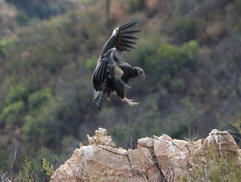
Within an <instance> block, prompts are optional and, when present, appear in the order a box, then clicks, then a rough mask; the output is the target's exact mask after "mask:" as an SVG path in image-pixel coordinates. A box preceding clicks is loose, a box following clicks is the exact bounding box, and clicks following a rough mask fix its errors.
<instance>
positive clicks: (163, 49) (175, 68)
mask: <svg viewBox="0 0 241 182" xmlns="http://www.w3.org/2000/svg"><path fill="white" fill-rule="evenodd" d="M198 47H199V46H198V43H197V42H196V41H190V42H187V43H185V44H183V46H182V47H178V46H174V45H170V44H162V45H161V46H160V47H159V48H158V50H157V52H156V53H155V54H153V55H150V56H149V57H147V58H146V60H145V61H146V64H147V66H148V67H149V69H150V70H152V72H153V73H154V74H156V75H157V76H158V77H159V75H160V74H162V75H163V78H164V77H165V76H164V75H166V76H167V77H166V78H168V75H170V76H171V77H173V76H175V75H176V74H177V73H178V72H179V71H180V70H181V69H182V68H184V67H189V68H192V66H193V65H194V64H195V58H196V56H197V50H198Z"/></svg>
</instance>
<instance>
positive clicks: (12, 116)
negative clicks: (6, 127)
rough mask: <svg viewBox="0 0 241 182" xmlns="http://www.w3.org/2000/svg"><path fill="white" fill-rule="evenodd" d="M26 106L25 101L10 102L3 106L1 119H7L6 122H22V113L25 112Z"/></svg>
mask: <svg viewBox="0 0 241 182" xmlns="http://www.w3.org/2000/svg"><path fill="white" fill-rule="evenodd" d="M24 110H25V106H24V102H23V101H16V102H13V103H10V104H8V105H7V106H6V107H4V108H3V111H2V113H1V114H0V119H1V120H5V121H6V123H11V124H20V121H21V114H22V113H23V112H24Z"/></svg>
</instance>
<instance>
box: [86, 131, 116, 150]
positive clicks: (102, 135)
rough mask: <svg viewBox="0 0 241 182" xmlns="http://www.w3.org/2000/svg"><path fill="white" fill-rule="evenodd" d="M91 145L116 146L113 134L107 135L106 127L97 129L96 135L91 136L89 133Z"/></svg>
mask: <svg viewBox="0 0 241 182" xmlns="http://www.w3.org/2000/svg"><path fill="white" fill-rule="evenodd" d="M87 138H88V141H89V144H90V145H106V146H112V147H116V145H115V143H114V142H113V140H112V138H111V136H107V130H106V129H104V128H99V129H98V130H95V136H92V137H90V136H89V135H87Z"/></svg>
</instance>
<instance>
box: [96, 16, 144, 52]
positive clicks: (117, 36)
mask: <svg viewBox="0 0 241 182" xmlns="http://www.w3.org/2000/svg"><path fill="white" fill-rule="evenodd" d="M137 23H138V22H137V21H131V22H129V23H126V24H124V25H121V26H119V27H117V28H115V29H114V30H113V33H112V35H111V37H110V38H109V39H108V40H107V42H106V43H105V45H104V47H103V49H102V52H101V56H103V55H104V54H105V53H106V52H107V51H108V50H109V49H111V48H113V47H115V48H116V49H117V50H118V51H119V52H123V51H130V50H131V49H134V47H133V45H134V44H136V42H135V40H137V39H138V38H136V37H134V36H133V34H135V33H138V32H140V30H132V29H131V28H132V27H133V26H135V25H136V24H137Z"/></svg>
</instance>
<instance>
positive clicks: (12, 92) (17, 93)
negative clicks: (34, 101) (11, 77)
mask: <svg viewBox="0 0 241 182" xmlns="http://www.w3.org/2000/svg"><path fill="white" fill-rule="evenodd" d="M29 94H30V91H29V90H28V88H27V87H26V86H25V85H24V84H18V85H15V86H12V87H10V89H9V92H8V94H7V96H6V102H7V104H9V103H13V102H17V101H27V98H28V95H29Z"/></svg>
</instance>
